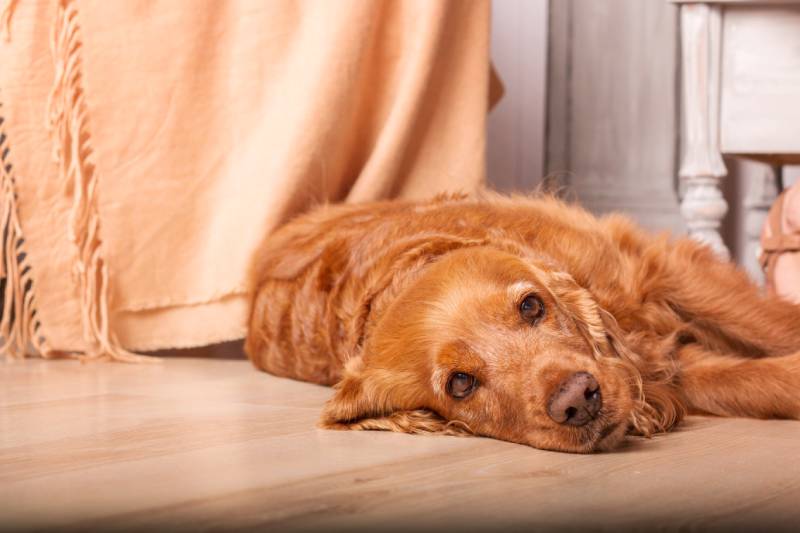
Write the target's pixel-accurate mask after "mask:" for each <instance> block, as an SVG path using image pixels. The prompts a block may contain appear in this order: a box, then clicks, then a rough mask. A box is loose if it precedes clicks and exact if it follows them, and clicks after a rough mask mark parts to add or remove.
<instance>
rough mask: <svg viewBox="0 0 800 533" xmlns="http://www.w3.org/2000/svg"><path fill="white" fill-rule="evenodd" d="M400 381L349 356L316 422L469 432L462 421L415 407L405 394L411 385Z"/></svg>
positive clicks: (337, 426)
mask: <svg viewBox="0 0 800 533" xmlns="http://www.w3.org/2000/svg"><path fill="white" fill-rule="evenodd" d="M407 379H413V378H411V377H409V378H407ZM402 383H403V380H402V379H398V376H397V374H393V375H391V376H390V375H389V374H388V371H386V370H381V369H368V368H365V366H364V364H363V359H362V358H361V357H358V358H356V359H353V360H351V361H350V362H349V363H348V365H347V367H346V368H345V374H344V377H343V378H342V380H341V381H340V382H339V383H338V384H337V385H336V386H335V387H334V390H335V393H334V395H333V397H332V398H331V399H330V400H328V403H327V404H326V405H325V408H324V409H323V411H322V417H321V419H320V422H319V426H320V427H321V428H324V429H340V430H347V429H351V430H383V431H397V432H400V433H438V434H444V435H471V434H472V432H471V431H470V430H469V428H468V427H467V426H466V424H463V423H461V422H453V421H448V420H445V419H444V418H442V417H441V416H439V415H438V414H437V413H434V412H433V411H431V410H429V409H425V408H420V407H418V402H416V401H415V399H414V398H411V397H409V396H408V391H411V390H413V389H414V388H413V387H410V386H403V384H402ZM404 393H405V394H404Z"/></svg>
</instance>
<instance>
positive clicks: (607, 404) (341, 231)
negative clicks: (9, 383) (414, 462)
mask: <svg viewBox="0 0 800 533" xmlns="http://www.w3.org/2000/svg"><path fill="white" fill-rule="evenodd" d="M251 282H252V288H253V300H252V305H251V310H250V317H249V333H248V335H247V339H246V341H245V351H246V352H247V354H248V356H249V358H250V359H251V360H252V362H253V363H254V365H255V366H256V367H257V368H259V369H262V370H265V371H267V372H269V373H271V374H274V375H276V376H283V377H288V378H293V379H298V380H304V381H309V382H312V383H318V384H324V385H334V387H335V392H334V394H333V396H332V398H331V399H330V400H329V401H328V403H327V404H326V405H325V407H324V409H323V412H322V416H321V420H320V426H321V427H323V428H331V429H369V430H391V431H399V432H407V433H438V434H446V435H478V436H485V437H492V438H496V439H501V440H505V441H511V442H515V443H520V444H526V445H529V446H533V447H535V448H541V449H547V450H557V451H565V452H578V453H588V452H595V451H605V450H612V449H614V448H615V447H617V446H619V445H620V443H622V442H623V440H624V439H625V436H626V435H628V434H637V435H644V436H650V435H653V434H655V433H660V432H666V431H668V430H670V429H671V428H673V427H674V426H675V425H676V424H677V423H678V422H679V421H680V420H681V419H682V418H683V417H684V416H685V415H686V414H687V413H703V414H711V415H718V416H742V417H755V418H789V419H800V306H797V305H794V304H791V303H789V302H785V301H782V300H779V299H777V298H773V297H769V296H766V295H764V294H762V292H761V291H760V290H759V288H758V287H757V286H756V285H755V284H754V283H752V282H751V281H750V279H749V278H748V277H747V275H746V274H744V273H743V272H742V271H740V270H738V269H737V268H736V267H735V266H734V265H732V264H730V263H728V262H725V261H722V260H720V259H719V258H718V257H717V256H716V255H715V253H714V252H713V251H712V250H711V249H710V248H708V247H707V246H705V245H703V244H701V243H699V242H696V241H694V240H692V239H690V238H687V237H676V238H672V237H670V236H669V235H668V234H659V235H655V234H650V233H648V232H646V231H645V230H643V229H640V228H639V227H637V226H636V225H635V224H634V223H633V222H632V221H630V220H629V219H627V218H625V217H624V216H622V215H619V214H611V215H608V216H605V217H602V218H596V217H595V216H593V215H591V214H590V213H588V212H587V211H585V210H583V209H582V208H580V207H578V206H576V205H571V204H568V203H565V202H563V201H561V200H559V199H557V198H555V197H551V196H545V195H539V196H534V197H523V196H516V197H510V196H502V195H499V194H496V193H490V192H485V193H482V194H477V195H474V196H440V197H437V198H435V199H433V200H428V201H387V202H376V203H366V204H361V205H357V204H354V205H326V206H321V207H319V208H317V209H315V210H313V211H312V212H310V213H308V214H305V215H302V216H300V217H298V218H296V219H295V220H293V221H291V222H289V223H288V224H286V225H285V226H283V227H282V228H280V229H278V230H277V231H276V232H274V233H273V234H271V235H268V236H266V238H265V239H264V241H263V243H262V244H261V246H260V248H259V249H258V251H257V253H256V255H255V257H254V260H253V264H252V270H251Z"/></svg>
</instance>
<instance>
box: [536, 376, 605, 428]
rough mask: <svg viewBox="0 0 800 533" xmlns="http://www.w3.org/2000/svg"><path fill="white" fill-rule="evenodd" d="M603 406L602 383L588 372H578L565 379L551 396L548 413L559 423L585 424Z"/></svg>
mask: <svg viewBox="0 0 800 533" xmlns="http://www.w3.org/2000/svg"><path fill="white" fill-rule="evenodd" d="M602 406H603V396H602V394H601V392H600V384H599V383H598V382H597V380H596V379H595V378H594V376H593V375H591V374H590V373H588V372H576V373H575V374H572V375H571V376H570V377H568V378H567V379H565V380H564V381H563V382H562V383H561V384H560V386H559V387H558V388H557V389H556V391H555V392H554V393H553V394H552V395H551V396H550V399H549V401H548V404H547V414H548V415H549V416H550V418H552V419H553V420H554V421H556V422H558V423H559V424H566V425H569V426H583V425H585V424H587V423H588V422H589V421H590V420H593V419H594V418H595V417H596V416H597V414H598V413H599V412H600V408H601V407H602Z"/></svg>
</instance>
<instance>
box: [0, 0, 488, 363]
mask: <svg viewBox="0 0 800 533" xmlns="http://www.w3.org/2000/svg"><path fill="white" fill-rule="evenodd" d="M0 26H1V28H0V32H2V38H1V39H0V117H2V118H0V120H2V123H0V154H2V157H3V161H2V169H0V178H1V179H2V183H1V184H2V189H1V190H0V217H1V218H0V220H1V221H2V228H3V246H2V248H3V250H2V252H3V253H2V261H0V275H1V276H2V289H3V290H2V297H3V298H2V302H3V304H2V307H3V312H2V321H1V323H0V338H2V346H1V347H0V348H1V349H2V350H3V351H4V352H5V353H7V354H10V355H11V356H22V355H25V354H26V353H31V352H36V353H39V354H41V355H44V356H53V355H58V354H76V355H79V356H82V357H86V358H113V359H118V360H128V361H131V360H138V359H139V358H140V357H141V356H138V355H135V354H134V353H133V352H135V351H142V350H156V349H165V348H181V347H191V346H199V345H205V344H210V343H216V342H221V341H226V340H232V339H238V338H241V337H243V336H244V335H245V321H246V320H245V319H246V308H247V306H248V303H249V295H248V292H249V287H248V285H247V283H248V282H247V273H248V265H249V261H250V257H251V255H252V253H253V251H254V248H255V246H257V244H258V243H259V241H260V240H261V238H262V237H263V235H264V234H265V233H267V232H268V231H270V230H271V229H273V228H274V227H275V226H276V225H278V224H280V223H281V222H283V221H285V220H286V219H287V218H288V217H291V216H292V215H294V214H296V213H298V212H301V211H303V210H305V209H307V208H308V207H310V206H312V205H315V204H318V203H320V202H327V201H362V200H374V199H380V198H390V197H406V198H421V197H426V196H431V195H433V194H436V193H439V192H442V191H451V192H455V191H465V192H468V191H470V190H471V189H474V188H475V187H477V186H479V184H481V182H482V181H483V177H484V143H485V133H484V130H485V118H486V113H487V107H488V99H489V95H488V88H489V58H488V48H489V45H488V38H489V4H488V0H476V1H471V0H453V1H449V2H445V1H430V0H403V1H397V0H395V1H378V0H336V1H313V0H306V1H303V0H270V1H263V0H225V1H216V0H206V1H200V0H197V1H191V2H182V1H176V0H125V1H113V2H111V1H108V0H0Z"/></svg>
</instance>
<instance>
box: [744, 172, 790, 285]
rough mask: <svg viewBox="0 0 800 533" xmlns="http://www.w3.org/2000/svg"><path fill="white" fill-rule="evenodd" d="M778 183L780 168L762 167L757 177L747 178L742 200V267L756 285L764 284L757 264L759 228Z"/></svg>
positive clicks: (759, 247) (772, 199)
mask: <svg viewBox="0 0 800 533" xmlns="http://www.w3.org/2000/svg"><path fill="white" fill-rule="evenodd" d="M780 182H781V167H780V166H778V165H775V166H773V165H767V166H764V168H763V170H760V171H759V173H758V174H757V175H753V176H748V178H747V196H746V197H745V200H744V208H745V219H744V226H745V236H746V238H747V244H746V247H745V254H744V267H745V269H746V270H747V272H748V273H749V274H750V276H751V277H752V278H753V279H754V280H755V281H757V282H758V283H763V282H764V273H763V272H762V271H761V265H760V264H759V263H758V255H759V254H760V253H761V228H763V227H764V221H765V220H766V219H767V214H768V213H769V208H770V207H772V204H773V202H774V201H775V198H777V197H778V191H780Z"/></svg>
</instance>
